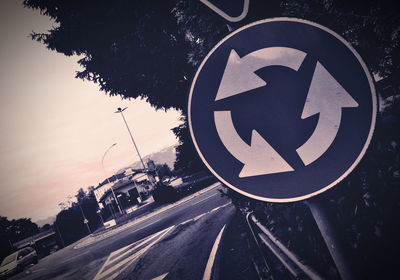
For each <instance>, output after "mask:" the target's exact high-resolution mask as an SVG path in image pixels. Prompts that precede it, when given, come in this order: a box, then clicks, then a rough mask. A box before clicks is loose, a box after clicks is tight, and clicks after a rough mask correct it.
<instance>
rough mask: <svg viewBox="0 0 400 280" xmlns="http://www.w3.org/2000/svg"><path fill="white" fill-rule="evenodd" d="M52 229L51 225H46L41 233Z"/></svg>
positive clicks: (41, 229)
mask: <svg viewBox="0 0 400 280" xmlns="http://www.w3.org/2000/svg"><path fill="white" fill-rule="evenodd" d="M50 229H51V225H50V224H44V225H43V226H42V227H41V228H40V231H47V230H50Z"/></svg>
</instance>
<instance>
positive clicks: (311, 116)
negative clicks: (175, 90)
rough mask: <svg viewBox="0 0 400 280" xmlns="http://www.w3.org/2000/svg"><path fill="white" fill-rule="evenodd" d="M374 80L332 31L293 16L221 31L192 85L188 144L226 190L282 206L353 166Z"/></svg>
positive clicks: (369, 127)
mask: <svg viewBox="0 0 400 280" xmlns="http://www.w3.org/2000/svg"><path fill="white" fill-rule="evenodd" d="M376 107H377V105H376V96H375V89H374V85H373V81H372V78H371V76H370V74H369V72H368V70H367V67H366V66H365V63H364V62H363V61H362V59H361V57H360V55H359V54H358V53H357V52H356V51H355V50H354V49H353V48H352V47H351V45H350V44H349V43H348V42H346V41H345V40H344V39H343V38H342V37H340V36H339V35H338V34H336V33H335V32H333V31H331V30H329V29H328V28H326V27H324V26H321V25H319V24H316V23H313V22H309V21H305V20H300V19H293V18H274V19H267V20H262V21H258V22H255V23H252V24H249V25H247V26H244V27H242V28H240V29H238V30H236V31H235V32H233V33H231V34H229V35H228V36H227V37H225V38H224V39H223V40H222V41H221V42H219V43H218V44H217V45H216V46H215V47H214V48H213V49H212V50H211V52H210V53H209V54H208V55H207V56H206V58H205V59H204V61H203V62H202V63H201V65H200V67H199V69H198V70H197V73H196V75H195V77H194V80H193V83H192V85H191V88H190V95H189V102H188V116H189V127H190V133H191V136H192V139H193V142H194V145H195V147H196V149H197V152H198V153H199V155H200V157H201V159H202V160H203V162H204V163H205V165H206V166H207V167H208V168H209V169H210V170H211V172H212V173H213V174H214V175H215V176H216V177H217V178H218V179H219V180H221V181H222V182H223V183H224V184H226V185H227V186H229V187H231V188H232V189H234V190H236V191H238V192H240V193H242V194H244V195H246V196H249V197H252V198H256V199H260V200H264V201H274V202H289V201H297V200H301V199H306V198H309V197H311V196H314V195H316V194H318V193H321V192H324V191H325V190H327V189H329V188H331V187H333V186H334V185H336V184H337V183H338V182H340V181H341V180H342V179H343V178H345V177H346V176H347V175H348V174H349V173H350V172H351V171H352V170H353V169H354V167H355V166H356V165H357V164H358V162H359V161H360V160H361V158H362V156H363V155H364V153H365V151H366V149H367V147H368V145H369V142H370V140H371V137H372V134H373V130H374V126H375V116H376V110H377V109H376Z"/></svg>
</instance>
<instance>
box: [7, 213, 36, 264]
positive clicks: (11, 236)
mask: <svg viewBox="0 0 400 280" xmlns="http://www.w3.org/2000/svg"><path fill="white" fill-rule="evenodd" d="M38 232H39V228H38V226H37V224H35V223H33V222H32V221H31V219H27V218H22V219H18V220H11V221H10V220H8V218H7V217H3V216H0V259H2V258H4V257H5V256H7V255H8V254H10V253H11V252H13V249H14V248H13V247H12V244H13V243H15V242H18V241H21V240H23V239H25V238H27V237H30V236H32V235H35V234H37V233H38Z"/></svg>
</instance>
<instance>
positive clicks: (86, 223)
mask: <svg viewBox="0 0 400 280" xmlns="http://www.w3.org/2000/svg"><path fill="white" fill-rule="evenodd" d="M78 206H79V209H81V213H82V217H83V223H84V224H85V225H86V227H87V229H88V231H89V234H91V233H92V231H91V230H90V227H89V221H88V219H86V217H85V213H83V210H82V207H81V205H80V204H79V203H78Z"/></svg>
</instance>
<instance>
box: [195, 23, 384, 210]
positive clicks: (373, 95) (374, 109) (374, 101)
mask: <svg viewBox="0 0 400 280" xmlns="http://www.w3.org/2000/svg"><path fill="white" fill-rule="evenodd" d="M275 21H289V22H300V23H304V24H308V25H312V26H314V27H317V28H319V29H322V30H324V31H326V32H328V33H329V34H331V35H333V36H334V37H336V38H337V39H338V40H340V41H341V42H342V43H343V44H344V45H345V46H346V47H347V48H348V49H349V50H350V51H351V52H352V53H353V54H354V56H355V57H356V58H357V60H358V62H359V63H360V64H361V66H362V68H363V70H364V73H365V75H366V76H367V79H368V83H369V86H370V89H371V98H372V121H371V127H370V130H369V134H368V137H367V140H366V141H365V144H364V147H363V149H362V150H361V153H360V154H359V155H358V157H357V159H356V160H355V161H354V162H353V164H352V165H351V166H350V167H349V168H348V169H347V170H346V171H345V172H344V173H343V174H342V175H341V176H340V177H339V178H337V179H336V180H335V181H334V182H332V183H330V184H329V185H328V186H326V187H324V188H322V189H320V190H318V191H315V192H312V193H310V194H307V195H302V196H298V197H292V198H267V197H261V196H257V195H253V194H250V193H247V192H245V191H243V190H241V189H239V188H237V187H235V186H233V185H232V184H230V183H229V182H227V181H226V180H224V179H223V178H222V177H221V176H220V175H218V173H217V172H216V171H215V170H214V169H213V168H212V167H211V166H210V165H209V164H208V162H207V160H206V159H205V158H204V156H203V154H202V153H201V151H200V149H199V146H198V145H197V142H196V139H195V137H194V133H193V128H192V122H191V107H192V106H191V105H192V94H193V88H194V85H195V84H196V81H197V77H198V75H199V73H200V72H201V70H202V69H203V66H204V64H205V63H206V62H207V60H208V58H209V57H210V56H211V55H212V54H213V53H214V51H215V50H216V49H217V48H218V47H219V46H220V45H222V44H223V43H224V42H225V41H226V40H228V39H229V38H231V37H232V36H234V35H235V34H237V33H239V32H241V31H242V30H245V29H247V28H250V27H252V26H255V25H259V24H263V23H267V22H275ZM376 115H377V96H376V92H375V86H374V82H373V80H372V77H371V74H370V73H369V71H368V68H367V66H366V64H365V63H364V61H363V60H362V58H361V56H360V55H359V54H358V53H357V51H356V50H355V49H354V48H353V47H352V46H351V45H350V43H348V42H347V41H346V40H345V39H344V38H343V37H342V36H340V35H339V34H337V33H336V32H334V31H332V30H330V29H329V28H327V27H325V26H323V25H320V24H318V23H315V22H312V21H309V20H305V19H300V18H289V17H276V18H270V19H264V20H259V21H256V22H253V23H250V24H248V25H245V26H242V27H241V28H239V29H237V30H235V31H234V32H232V33H230V34H228V35H227V36H226V37H225V38H223V39H222V40H221V41H220V42H218V43H217V44H216V45H215V46H214V47H213V48H212V49H211V51H210V52H209V53H208V54H207V56H206V57H205V58H204V59H203V61H202V62H201V64H200V66H199V68H198V69H197V71H196V74H195V76H194V78H193V82H192V84H191V86H190V92H189V99H188V123H189V130H190V136H191V138H192V141H193V144H194V146H195V148H196V150H197V152H198V154H199V156H200V158H201V160H202V161H203V163H204V164H205V165H206V166H207V168H208V169H209V170H210V171H211V172H212V173H213V174H214V175H215V176H216V177H217V178H218V179H219V180H220V181H221V182H222V183H224V184H225V185H227V186H228V187H230V188H231V189H233V190H235V191H237V192H238V193H240V194H242V195H245V196H247V197H250V198H253V199H257V200H261V201H266V202H295V201H300V200H304V199H308V198H310V197H313V196H315V195H318V194H320V193H323V192H325V191H327V190H328V189H330V188H332V187H334V186H335V185H337V184H338V183H339V182H341V181H342V180H343V179H344V178H346V177H347V176H348V175H349V174H350V173H351V172H352V171H353V170H354V168H355V167H356V166H357V165H358V163H359V162H360V161H361V159H362V158H363V156H364V154H365V153H366V151H367V149H368V146H369V144H370V142H371V139H372V135H373V134H374V130H375V123H376Z"/></svg>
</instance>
